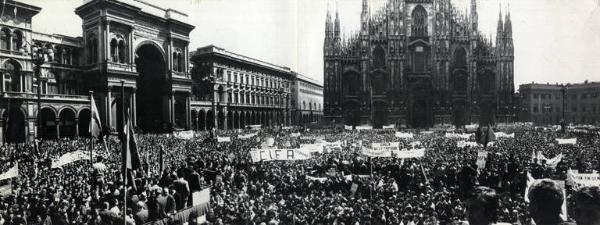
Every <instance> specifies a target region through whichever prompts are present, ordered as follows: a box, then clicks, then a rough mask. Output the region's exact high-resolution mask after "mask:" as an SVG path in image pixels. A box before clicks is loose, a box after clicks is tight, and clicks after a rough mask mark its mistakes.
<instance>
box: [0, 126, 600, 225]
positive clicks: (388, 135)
mask: <svg viewBox="0 0 600 225" xmlns="http://www.w3.org/2000/svg"><path fill="white" fill-rule="evenodd" d="M410 132H413V133H414V134H415V136H414V138H412V139H404V138H399V137H396V136H395V132H394V130H365V131H347V130H344V129H340V128H334V127H327V128H325V127H322V128H310V129H307V128H301V127H293V128H291V129H281V128H278V129H262V130H260V131H253V130H235V131H218V132H197V133H195V135H194V137H193V138H190V139H180V138H176V137H174V136H173V135H170V134H138V135H137V150H138V152H139V155H140V158H141V161H142V166H141V168H138V169H136V170H135V171H133V172H131V173H130V174H128V175H127V176H126V177H125V176H123V172H122V161H121V142H120V141H119V140H118V138H117V137H115V136H108V137H106V138H105V139H104V141H103V142H102V143H95V144H94V149H93V155H92V156H91V158H92V160H91V161H92V162H90V160H80V161H76V162H73V163H70V164H67V165H63V166H61V167H58V168H52V166H51V165H52V161H53V159H56V158H58V157H60V156H61V155H63V154H65V153H68V152H73V151H77V150H82V151H86V152H88V151H89V150H90V148H91V147H90V146H92V144H91V143H90V142H91V140H90V139H89V138H78V139H60V140H43V141H40V142H39V143H34V144H19V145H9V144H6V145H4V146H2V147H0V174H2V173H4V172H5V171H7V170H9V169H10V168H12V167H13V166H14V165H18V168H19V176H18V177H15V178H12V179H10V180H4V181H0V186H8V187H10V188H9V191H8V193H4V194H3V196H1V197H0V225H20V224H36V225H37V224H44V225H47V224H53V225H55V224H123V223H126V224H147V223H150V222H156V221H161V223H165V224H179V222H181V221H175V220H172V219H171V220H169V218H171V216H172V215H174V214H176V213H178V212H181V211H182V210H184V209H186V208H189V207H191V206H192V202H193V201H192V193H194V192H197V191H201V190H204V189H206V188H210V204H209V207H207V208H206V209H205V210H202V211H203V212H202V213H201V214H202V215H194V216H190V220H189V224H200V223H205V224H256V225H261V224H282V225H283V224H336V225H339V224H346V225H350V224H352V225H354V224H361V225H362V224H382V225H383V224H403V225H409V224H410V225H419V224H459V223H460V222H461V221H469V223H470V224H490V223H492V222H498V221H501V222H506V223H509V224H533V223H532V222H534V221H535V224H558V223H559V222H561V218H560V217H559V216H558V214H560V213H561V211H560V210H558V211H557V212H555V211H556V202H558V201H560V203H561V204H562V201H563V195H562V190H565V191H566V196H567V198H566V199H567V200H568V201H567V202H568V207H567V210H568V211H567V215H568V216H567V217H566V220H567V221H566V222H574V221H575V220H577V224H580V225H581V224H583V225H585V224H598V223H600V192H599V191H598V188H597V187H588V188H583V189H580V190H575V189H574V188H572V187H570V186H567V187H564V188H563V187H558V186H557V185H556V184H555V183H554V181H555V180H565V179H566V176H567V170H569V169H574V170H578V171H579V172H580V173H591V172H593V171H598V170H600V148H598V146H600V136H599V134H598V133H597V132H567V133H562V132H558V131H552V130H541V129H534V128H533V127H531V128H519V129H514V130H511V131H510V132H514V133H515V136H514V138H503V139H497V140H496V141H495V143H494V144H493V145H492V146H488V147H485V150H486V151H488V152H489V156H488V157H487V161H486V164H485V167H484V168H477V166H476V163H475V162H476V158H477V152H478V151H480V150H482V149H483V148H484V147H481V146H478V147H469V146H466V147H458V145H457V141H458V140H457V139H453V138H448V137H445V136H444V135H443V132H439V131H436V132H434V133H429V132H427V133H425V132H423V133H419V131H410ZM255 133H256V136H253V137H251V138H244V139H241V138H238V136H240V135H242V136H243V135H247V134H255ZM298 134H299V135H298ZM216 136H221V137H230V138H231V140H230V141H227V142H217V141H216ZM564 136H568V137H576V138H577V144H575V145H558V144H557V143H556V142H555V141H554V140H555V138H558V137H564ZM472 138H473V137H472ZM267 139H272V140H273V141H274V143H272V145H274V147H275V148H298V147H300V146H302V145H305V144H313V143H316V142H334V141H340V142H342V143H343V144H341V148H340V149H336V150H333V151H325V152H315V153H313V154H312V156H311V158H310V159H307V160H295V161H260V162H254V161H252V160H251V157H250V155H249V152H250V150H252V149H259V148H265V141H266V140H267ZM416 141H418V142H419V143H420V147H422V148H425V149H426V154H425V156H424V157H420V158H407V159H399V158H393V157H390V158H371V157H367V156H365V155H363V154H361V150H362V148H363V147H368V146H370V145H371V143H383V142H400V145H401V146H402V147H406V148H410V146H411V143H415V142H416ZM95 142H96V140H95ZM532 152H542V153H543V154H544V155H546V156H548V157H549V158H550V157H554V156H556V155H558V154H563V155H564V157H563V158H562V160H561V161H560V163H558V165H557V166H556V167H548V166H546V165H544V162H537V161H535V160H533V159H532ZM528 174H530V175H531V176H532V177H534V178H536V179H542V180H539V182H537V183H536V184H535V185H532V187H531V188H530V189H529V190H528V193H529V195H528V196H529V199H525V198H524V194H525V192H526V187H527V182H528ZM125 180H130V181H131V182H127V183H125ZM561 188H562V189H561ZM556 193H560V194H556ZM526 200H530V203H527V201H526ZM124 205H126V208H125V207H124ZM558 208H559V209H560V204H559V206H558ZM199 216H202V217H200V218H203V219H202V220H203V221H199V220H198V218H199ZM562 220H564V218H563V219H562ZM563 222H565V221H563Z"/></svg>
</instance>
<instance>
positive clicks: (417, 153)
mask: <svg viewBox="0 0 600 225" xmlns="http://www.w3.org/2000/svg"><path fill="white" fill-rule="evenodd" d="M391 155H392V157H394V158H399V159H406V158H421V157H423V156H425V149H424V148H418V149H402V150H398V151H392V154H391Z"/></svg>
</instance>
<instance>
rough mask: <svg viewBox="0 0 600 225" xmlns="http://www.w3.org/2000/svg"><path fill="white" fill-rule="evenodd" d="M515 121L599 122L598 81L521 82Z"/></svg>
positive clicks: (550, 123) (539, 122)
mask: <svg viewBox="0 0 600 225" xmlns="http://www.w3.org/2000/svg"><path fill="white" fill-rule="evenodd" d="M519 97H520V104H521V105H520V110H519V111H520V112H519V120H521V121H523V122H533V123H534V124H536V125H559V124H561V121H563V118H564V121H565V123H566V124H599V123H600V83H599V82H584V83H577V84H536V83H531V84H523V85H520V86H519Z"/></svg>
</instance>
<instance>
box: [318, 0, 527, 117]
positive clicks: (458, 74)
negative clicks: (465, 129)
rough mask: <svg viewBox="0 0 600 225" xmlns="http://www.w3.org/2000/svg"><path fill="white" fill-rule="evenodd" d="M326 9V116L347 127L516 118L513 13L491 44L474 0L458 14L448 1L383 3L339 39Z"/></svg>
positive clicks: (364, 9) (502, 20)
mask: <svg viewBox="0 0 600 225" xmlns="http://www.w3.org/2000/svg"><path fill="white" fill-rule="evenodd" d="M340 32H341V31H340V18H339V16H338V14H337V12H336V15H335V19H334V20H332V17H331V13H329V12H328V13H327V18H326V22H325V33H326V35H325V40H324V47H323V52H324V95H325V97H324V99H325V100H324V114H325V116H324V117H325V119H326V120H328V121H331V122H335V123H344V124H347V125H360V124H371V125H373V126H374V127H381V126H383V125H388V124H396V125H397V126H399V127H431V126H434V125H438V124H454V125H456V126H463V125H465V124H469V123H480V124H484V125H485V124H494V123H496V122H510V121H514V120H515V118H516V114H515V110H516V106H515V104H514V101H515V100H516V99H515V95H514V81H513V80H514V79H513V77H514V68H513V65H514V57H513V56H514V46H513V39H512V36H513V34H512V22H511V19H510V12H508V13H507V14H506V16H505V17H504V18H503V16H502V14H501V13H500V16H499V18H498V24H497V32H496V38H495V43H494V41H492V40H491V39H492V38H491V37H490V38H487V37H485V36H486V35H484V34H481V32H480V31H479V30H478V13H477V3H476V0H471V4H470V10H469V12H461V10H459V9H457V8H456V7H454V6H453V5H452V4H451V1H450V0H439V1H433V0H388V1H387V2H386V4H385V6H384V7H383V8H382V9H381V10H379V11H378V12H375V13H371V12H370V9H369V5H368V0H363V1H362V12H361V26H360V30H359V31H358V32H357V33H355V34H351V35H349V36H348V37H345V38H343V39H342V37H340Z"/></svg>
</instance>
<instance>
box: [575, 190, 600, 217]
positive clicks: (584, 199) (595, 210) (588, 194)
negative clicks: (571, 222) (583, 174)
mask: <svg viewBox="0 0 600 225" xmlns="http://www.w3.org/2000/svg"><path fill="white" fill-rule="evenodd" d="M574 198H575V209H574V210H573V211H574V215H573V217H574V218H575V221H576V222H577V225H600V187H583V188H581V189H579V190H578V191H577V193H575V197H574Z"/></svg>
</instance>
